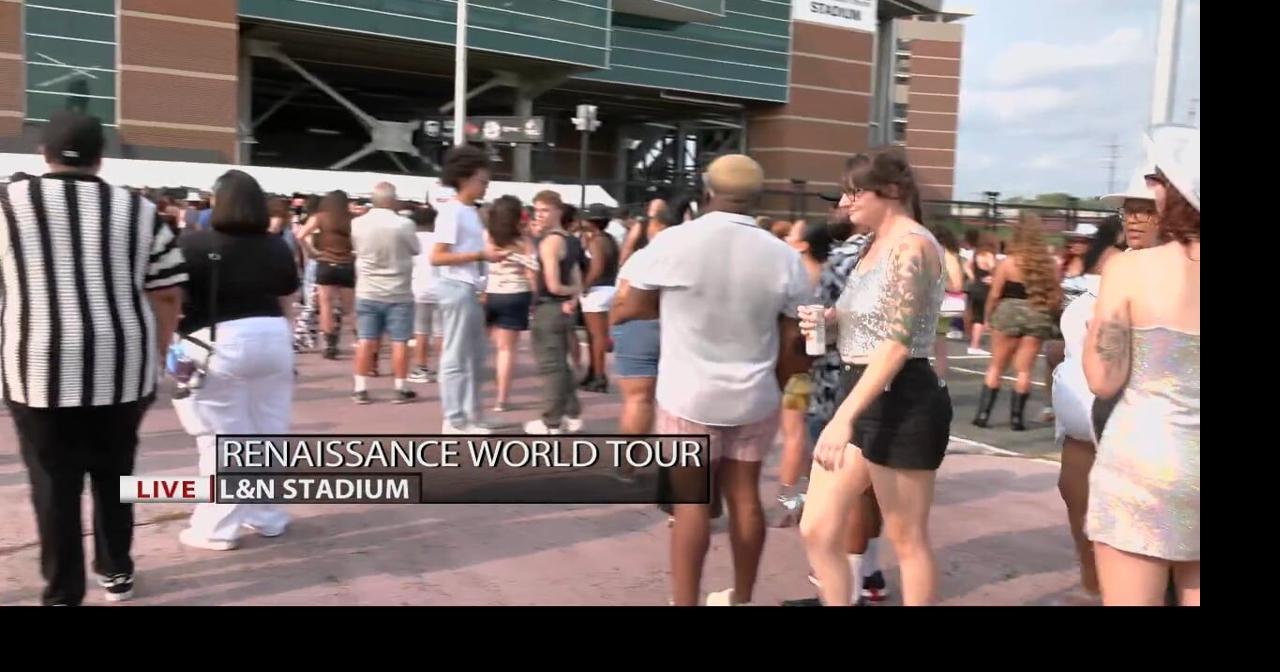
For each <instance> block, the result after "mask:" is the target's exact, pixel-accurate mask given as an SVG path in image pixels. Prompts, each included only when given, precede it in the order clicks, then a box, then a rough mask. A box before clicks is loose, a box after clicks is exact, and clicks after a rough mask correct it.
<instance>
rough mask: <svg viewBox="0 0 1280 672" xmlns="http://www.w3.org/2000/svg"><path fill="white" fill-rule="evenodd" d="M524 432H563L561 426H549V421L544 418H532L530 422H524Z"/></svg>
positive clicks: (548, 433)
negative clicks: (544, 420) (546, 421)
mask: <svg viewBox="0 0 1280 672" xmlns="http://www.w3.org/2000/svg"><path fill="white" fill-rule="evenodd" d="M524 433H525V434H542V435H553V434H561V433H562V432H561V431H560V428H559V427H548V426H547V423H545V422H543V421H542V419H541V418H539V419H537V420H530V421H529V422H526V423H524Z"/></svg>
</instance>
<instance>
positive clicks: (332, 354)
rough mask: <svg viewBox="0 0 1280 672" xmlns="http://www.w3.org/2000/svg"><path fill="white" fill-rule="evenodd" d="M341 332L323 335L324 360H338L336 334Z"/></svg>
mask: <svg viewBox="0 0 1280 672" xmlns="http://www.w3.org/2000/svg"><path fill="white" fill-rule="evenodd" d="M340 333H342V332H340V331H335V332H333V333H331V334H325V335H324V354H323V357H324V358H325V359H337V358H338V334H340Z"/></svg>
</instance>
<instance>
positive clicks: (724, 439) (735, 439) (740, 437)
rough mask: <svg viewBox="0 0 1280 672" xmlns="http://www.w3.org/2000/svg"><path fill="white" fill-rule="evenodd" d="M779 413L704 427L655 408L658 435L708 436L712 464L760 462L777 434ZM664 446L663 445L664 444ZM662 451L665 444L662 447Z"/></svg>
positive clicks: (655, 428) (655, 426) (775, 411)
mask: <svg viewBox="0 0 1280 672" xmlns="http://www.w3.org/2000/svg"><path fill="white" fill-rule="evenodd" d="M778 416H779V411H777V410H774V411H773V412H772V413H770V414H769V415H767V416H765V417H764V418H763V419H761V420H757V421H755V422H752V423H749V424H746V425H736V426H733V427H724V426H720V425H703V424H700V423H697V422H694V421H692V420H685V419H684V418H681V417H679V416H677V415H672V414H671V413H668V412H667V411H666V410H665V409H663V408H662V407H661V406H659V407H658V412H657V416H656V417H655V418H654V431H655V432H656V433H657V434H708V435H710V436H711V461H713V462H714V461H716V460H721V459H726V460H734V461H736V462H763V461H764V458H765V456H766V455H768V454H769V449H770V448H772V447H773V441H774V439H775V438H776V437H777V435H778ZM664 444H665V442H664ZM664 450H665V445H664Z"/></svg>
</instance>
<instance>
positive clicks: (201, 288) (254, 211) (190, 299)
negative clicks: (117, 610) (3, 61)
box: [174, 170, 298, 551]
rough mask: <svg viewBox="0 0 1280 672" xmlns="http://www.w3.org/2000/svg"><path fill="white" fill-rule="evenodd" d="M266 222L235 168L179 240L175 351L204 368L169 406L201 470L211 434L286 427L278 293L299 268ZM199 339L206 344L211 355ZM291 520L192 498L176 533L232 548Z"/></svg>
mask: <svg viewBox="0 0 1280 672" xmlns="http://www.w3.org/2000/svg"><path fill="white" fill-rule="evenodd" d="M267 223H268V216H267V201H266V196H265V195H264V194H263V193H262V189H261V188H260V187H259V186H258V183H257V182H256V181H255V180H254V179H253V178H252V177H250V176H249V175H247V174H245V173H242V172H240V171H237V170H232V171H228V172H227V173H226V174H224V175H223V176H222V177H221V178H219V179H218V182H217V184H216V185H215V187H214V194H213V214H212V217H211V226H210V229H209V230H205V231H197V232H190V233H188V234H186V235H184V236H182V237H181V238H180V239H179V241H178V243H179V245H180V246H181V248H182V251H183V254H184V256H185V258H186V264H187V267H188V271H187V272H188V275H189V281H188V284H187V285H186V287H185V290H186V291H185V297H184V301H183V311H182V312H183V316H182V322H181V323H180V324H179V325H178V332H179V333H180V334H183V335H185V336H188V337H190V338H187V339H184V340H183V341H181V348H182V350H183V353H184V354H185V355H186V356H187V358H189V359H192V360H195V361H196V362H197V363H199V364H201V368H202V369H203V370H204V372H203V374H197V376H198V377H197V378H195V379H193V381H192V382H191V383H190V384H189V385H188V387H187V388H186V389H185V390H183V391H184V392H188V393H189V394H186V396H185V397H183V398H181V399H175V400H174V408H175V409H176V410H177V412H178V418H179V420H181V422H182V425H183V427H184V428H185V429H186V431H187V432H188V433H189V434H191V435H192V436H194V437H195V439H196V448H197V450H198V451H199V456H200V457H199V469H200V474H201V475H210V474H213V473H214V471H215V466H216V465H215V460H216V454H215V448H216V447H215V437H216V436H217V435H218V434H284V433H287V432H288V431H289V425H290V419H291V417H290V416H291V411H290V408H291V405H292V403H293V345H292V334H291V332H290V328H289V323H288V321H287V320H286V319H285V317H284V313H283V311H282V310H281V306H280V300H279V299H280V297H282V296H287V295H289V294H292V293H293V292H295V291H297V289H298V272H297V268H296V266H295V265H294V263H293V257H292V254H291V253H290V251H289V247H288V245H287V244H286V243H285V242H284V240H282V239H281V238H280V237H279V236H274V235H270V234H269V233H268V230H267ZM198 343H205V344H212V347H213V351H212V354H210V353H209V351H208V350H206V349H205V348H204V347H202V346H201V345H199V344H198ZM197 381H198V382H197ZM179 396H182V395H181V394H180V395H179ZM288 524H289V515H288V514H287V513H285V512H284V511H283V510H282V509H280V508H277V507H275V506H272V505H269V504H197V505H196V510H195V512H194V513H193V514H192V516H191V521H190V523H189V525H188V527H187V529H185V530H183V531H182V533H181V534H180V535H179V539H180V540H181V541H182V543H184V544H186V545H188V546H193V547H195V548H202V549H207V550H214V551H226V550H231V549H233V548H235V547H236V546H237V545H238V543H239V538H240V534H241V530H242V529H243V528H248V529H249V530H252V531H255V532H257V533H258V534H260V535H262V536H265V537H275V536H279V535H281V534H283V533H284V531H285V527H286V526H287V525H288Z"/></svg>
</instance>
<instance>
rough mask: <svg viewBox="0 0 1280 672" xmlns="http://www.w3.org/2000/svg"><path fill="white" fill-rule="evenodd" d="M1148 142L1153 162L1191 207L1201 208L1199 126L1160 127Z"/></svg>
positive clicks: (1149, 154) (1153, 132) (1155, 129)
mask: <svg viewBox="0 0 1280 672" xmlns="http://www.w3.org/2000/svg"><path fill="white" fill-rule="evenodd" d="M1146 145H1147V157H1148V158H1149V160H1150V161H1151V163H1153V164H1155V167H1156V168H1158V169H1159V170H1160V172H1161V173H1164V176H1165V177H1166V178H1168V180H1169V184H1170V185H1171V186H1172V187H1173V188H1174V189H1177V190H1178V193H1180V194H1182V197H1183V198H1185V199H1187V202H1188V203H1190V204H1191V207H1193V208H1195V209H1196V210H1197V211H1198V210H1200V129H1198V128H1192V127H1190V126H1158V127H1156V128H1154V129H1152V131H1151V138H1150V139H1148V140H1147V142H1146Z"/></svg>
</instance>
